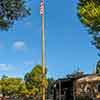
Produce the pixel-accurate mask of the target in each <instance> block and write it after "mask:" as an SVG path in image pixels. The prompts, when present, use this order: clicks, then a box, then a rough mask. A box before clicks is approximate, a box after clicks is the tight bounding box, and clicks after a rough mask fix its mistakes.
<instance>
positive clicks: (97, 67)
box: [96, 60, 100, 74]
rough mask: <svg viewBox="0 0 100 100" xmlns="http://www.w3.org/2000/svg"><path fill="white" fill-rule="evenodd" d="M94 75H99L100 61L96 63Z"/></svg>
mask: <svg viewBox="0 0 100 100" xmlns="http://www.w3.org/2000/svg"><path fill="white" fill-rule="evenodd" d="M96 73H97V74H98V73H100V60H99V61H98V62H97V66H96Z"/></svg>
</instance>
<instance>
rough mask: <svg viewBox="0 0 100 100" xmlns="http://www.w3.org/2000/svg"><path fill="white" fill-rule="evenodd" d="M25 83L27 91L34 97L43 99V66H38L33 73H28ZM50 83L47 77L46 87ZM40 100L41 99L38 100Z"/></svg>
mask: <svg viewBox="0 0 100 100" xmlns="http://www.w3.org/2000/svg"><path fill="white" fill-rule="evenodd" d="M46 72H47V71H46ZM24 81H25V84H26V87H27V89H28V90H29V91H30V93H31V94H32V95H33V96H34V97H39V98H41V93H42V90H41V87H42V66H41V65H36V66H35V67H34V68H33V69H32V71H31V72H29V73H26V75H25V77H24ZM47 85H48V81H47V78H46V76H45V87H47ZM38 100H39V99H38Z"/></svg>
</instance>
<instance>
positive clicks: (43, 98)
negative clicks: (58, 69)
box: [42, 0, 45, 100]
mask: <svg viewBox="0 0 100 100" xmlns="http://www.w3.org/2000/svg"><path fill="white" fill-rule="evenodd" d="M43 8H44V0H43ZM43 13H44V9H43ZM42 100H45V36H44V14H43V15H42Z"/></svg>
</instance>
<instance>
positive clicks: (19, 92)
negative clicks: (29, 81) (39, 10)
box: [0, 77, 27, 98]
mask: <svg viewBox="0 0 100 100" xmlns="http://www.w3.org/2000/svg"><path fill="white" fill-rule="evenodd" d="M26 91H27V89H26V88H25V84H24V82H23V81H22V79H21V78H9V77H3V78H2V79H1V80H0V92H1V94H2V95H3V98H4V97H5V96H8V97H10V98H15V97H16V98H20V97H22V96H27V93H26Z"/></svg>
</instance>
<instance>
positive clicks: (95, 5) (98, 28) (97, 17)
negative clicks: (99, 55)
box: [77, 0, 100, 50]
mask: <svg viewBox="0 0 100 100" xmlns="http://www.w3.org/2000/svg"><path fill="white" fill-rule="evenodd" d="M77 12H78V16H79V19H80V21H81V23H82V24H83V25H85V26H86V27H87V28H88V30H89V33H91V35H92V37H93V39H92V40H93V41H92V44H93V45H95V47H96V48H97V49H98V50H100V0H79V2H78V6H77Z"/></svg>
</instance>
